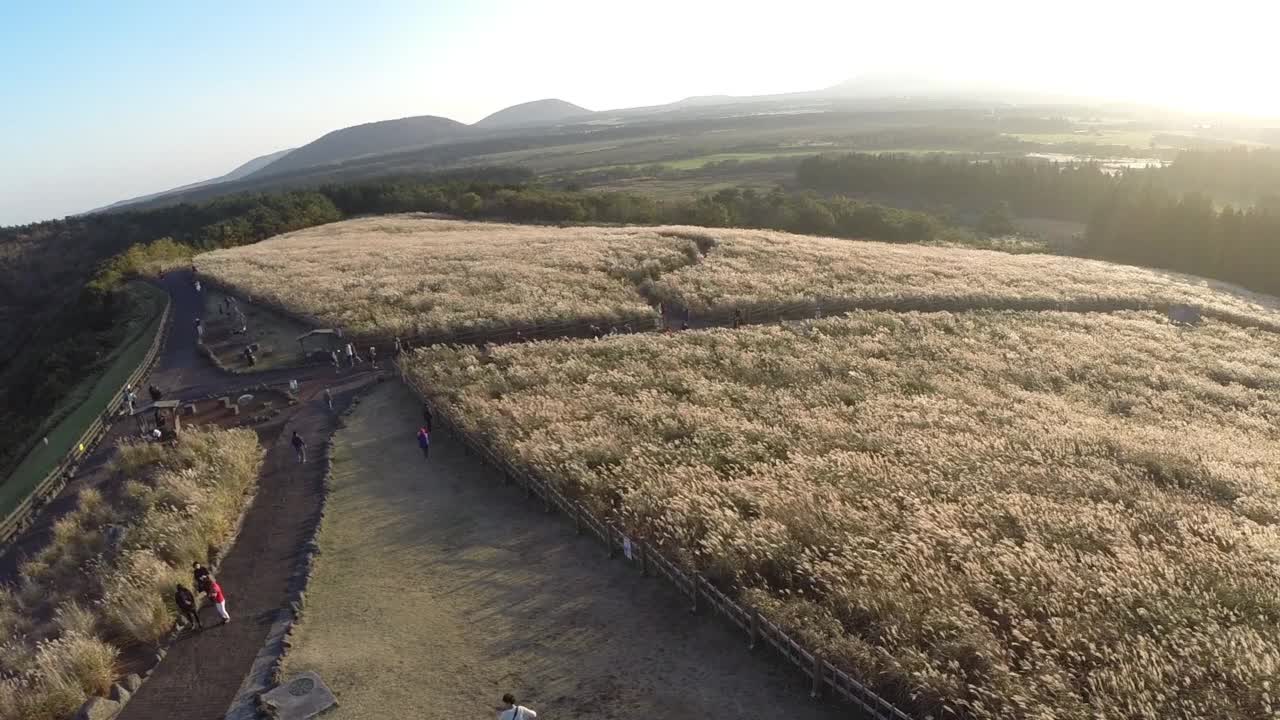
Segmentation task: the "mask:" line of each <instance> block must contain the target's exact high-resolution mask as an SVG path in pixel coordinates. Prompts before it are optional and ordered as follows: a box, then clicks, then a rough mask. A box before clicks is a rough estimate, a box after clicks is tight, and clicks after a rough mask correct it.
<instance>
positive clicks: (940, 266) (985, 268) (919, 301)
mask: <svg viewBox="0 0 1280 720" xmlns="http://www.w3.org/2000/svg"><path fill="white" fill-rule="evenodd" d="M699 250H702V251H706V255H705V258H704V257H702V256H701V255H700V254H699V252H698V251H699ZM196 263H197V265H198V266H199V268H200V270H201V272H204V273H207V274H209V275H211V276H212V277H214V278H216V279H217V280H218V281H220V282H222V283H225V284H227V285H229V286H231V287H234V288H237V289H238V290H240V291H242V292H246V293H249V294H251V295H253V296H254V297H258V298H263V299H265V300H267V301H268V302H270V303H273V304H277V305H279V306H282V307H284V308H286V309H289V310H291V311H293V312H295V313H298V314H301V315H304V316H310V317H314V318H317V319H318V322H320V323H323V324H326V325H332V326H337V327H342V328H345V329H347V330H349V331H351V332H354V333H358V334H373V335H382V336H390V335H395V334H400V335H416V334H423V333H437V332H459V331H466V330H468V329H477V328H478V329H501V328H506V327H511V326H516V327H519V326H535V325H547V324H554V323H559V322H566V321H571V320H584V319H587V320H592V321H594V320H600V321H602V322H605V323H612V322H624V321H630V320H640V319H647V318H652V317H654V310H653V308H652V307H651V306H650V304H649V302H656V301H662V302H666V303H670V304H672V305H675V306H684V307H688V308H691V309H692V310H693V311H694V312H695V313H709V312H715V311H724V310H727V309H730V308H742V309H748V310H749V309H752V308H761V307H775V306H779V305H790V304H797V303H799V304H805V303H813V302H815V301H816V302H819V303H821V304H822V305H823V307H824V308H825V309H826V310H827V311H828V313H830V312H834V311H836V310H842V309H854V308H858V309H892V310H953V311H960V310H971V309H975V308H988V309H1010V310H1018V309H1055V308H1057V307H1059V306H1062V307H1066V308H1070V309H1086V310H1115V309H1146V308H1162V307H1164V306H1167V305H1170V304H1174V303H1191V304H1197V305H1200V306H1202V307H1203V308H1204V309H1205V310H1206V312H1209V313H1211V314H1213V315H1215V316H1217V317H1222V318H1230V319H1235V320H1240V321H1245V322H1253V323H1258V324H1262V325H1264V326H1267V327H1270V328H1273V329H1280V311H1278V310H1277V309H1276V307H1275V304H1274V301H1267V300H1264V299H1260V298H1257V297H1253V296H1249V295H1247V294H1243V293H1228V292H1222V291H1220V290H1218V289H1215V288H1214V287H1210V285H1209V283H1208V282H1207V281H1202V280H1198V279H1195V278H1187V277H1179V276H1173V275H1170V274H1167V273H1159V272H1154V271H1150V270H1145V269H1141V268H1134V267H1127V266H1121V265H1112V264H1109V263H1104V262H1097V261H1090V260H1081V259H1077V258H1066V257H1059V256H1053V255H1010V254H1006V253H1001V252H995V251H990V250H972V249H962V248H941V247H925V246H920V245H891V244H886V243H876V242H858V241H850V240H839V239H833V238H818V237H808V236H802V235H789V234H786V233H779V232H771V231H764V230H732V229H709V228H693V227H624V228H590V227H580V228H555V227H538V226H517V225H501V224H491V223H468V222H458V221H448V220H433V219H428V218H421V217H413V216H390V217H377V218H365V219H360V220H349V221H346V222H340V223H334V224H331V225H324V226H321V227H317V228H311V229H309V230H302V231H299V232H295V233H290V234H287V235H282V236H280V237H277V238H273V239H271V240H267V241H264V242H261V243H258V244H256V245H249V246H245V247H240V248H235V249H230V250H219V251H217V252H213V253H207V254H204V255H201V256H199V257H197V258H196Z"/></svg>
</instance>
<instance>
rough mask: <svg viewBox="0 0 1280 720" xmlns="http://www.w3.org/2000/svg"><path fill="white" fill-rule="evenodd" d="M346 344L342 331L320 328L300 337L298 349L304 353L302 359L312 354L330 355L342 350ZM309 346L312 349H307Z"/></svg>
mask: <svg viewBox="0 0 1280 720" xmlns="http://www.w3.org/2000/svg"><path fill="white" fill-rule="evenodd" d="M345 342H346V341H345V340H344V339H343V337H342V331H341V330H335V329H333V328H319V329H316V330H311V331H308V332H305V333H303V334H301V335H299V336H298V348H299V350H301V352H302V357H307V356H308V355H309V354H312V353H324V354H325V355H328V354H329V353H330V352H333V351H334V350H341V349H342V346H343V345H344V344H345ZM308 344H310V345H311V348H310V349H308V348H307V345H308Z"/></svg>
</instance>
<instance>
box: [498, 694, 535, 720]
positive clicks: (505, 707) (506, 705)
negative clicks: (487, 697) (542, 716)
mask: <svg viewBox="0 0 1280 720" xmlns="http://www.w3.org/2000/svg"><path fill="white" fill-rule="evenodd" d="M536 717H538V713H536V712H534V711H532V710H530V709H529V708H527V707H525V706H523V705H517V704H516V699H515V696H513V695H512V694H511V693H507V694H506V695H503V696H502V704H501V705H499V706H498V720H533V719H534V718H536Z"/></svg>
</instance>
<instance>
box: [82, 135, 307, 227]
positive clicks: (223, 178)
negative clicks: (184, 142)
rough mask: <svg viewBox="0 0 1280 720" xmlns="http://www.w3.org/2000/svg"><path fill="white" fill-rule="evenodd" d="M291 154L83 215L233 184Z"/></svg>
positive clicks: (260, 158) (257, 160) (268, 156)
mask: <svg viewBox="0 0 1280 720" xmlns="http://www.w3.org/2000/svg"><path fill="white" fill-rule="evenodd" d="M291 152H293V148H286V149H284V150H277V151H275V152H273V153H267V154H266V155H260V156H258V157H256V158H254V159H252V160H250V161H248V162H246V163H244V164H243V165H240V166H238V167H237V168H236V169H235V170H232V171H231V172H229V173H227V174H226V175H219V176H218V177H216V178H210V179H208V180H201V181H200V182H194V183H191V184H189V185H180V186H178V187H176V188H170V189H168V190H161V191H160V192H158V193H151V194H150V195H139V196H138V197H134V198H129V199H128V200H121V201H119V202H114V203H111V204H110V205H104V206H103V207H100V208H94V209H93V210H90V211H89V212H87V213H84V214H85V215H91V214H93V213H97V212H104V211H107V210H120V209H122V208H125V207H128V206H130V205H134V204H137V203H143V202H148V201H151V200H159V199H160V198H163V197H166V196H168V195H175V194H177V193H183V192H187V191H189V190H195V189H197V188H203V187H208V186H210V185H217V184H219V183H227V182H235V181H236V180H239V179H241V178H244V177H248V176H249V175H252V174H253V173H255V172H257V171H258V170H261V169H262V168H264V167H266V166H268V165H270V164H271V163H273V162H275V161H276V160H279V159H280V158H282V157H284V156H285V155H288V154H289V153H291Z"/></svg>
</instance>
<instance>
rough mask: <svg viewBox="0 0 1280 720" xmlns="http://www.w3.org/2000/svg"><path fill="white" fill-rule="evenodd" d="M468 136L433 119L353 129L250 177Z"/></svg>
mask: <svg viewBox="0 0 1280 720" xmlns="http://www.w3.org/2000/svg"><path fill="white" fill-rule="evenodd" d="M471 132H474V130H473V129H472V128H471V127H470V126H468V125H463V124H462V123H460V122H458V121H456V120H450V119H449V118H443V117H436V116H434V115H420V116H418V117H407V118H400V119H399V120H383V121H381V122H372V123H365V124H363V125H353V126H352V127H347V128H343V129H341V130H334V131H333V132H331V133H329V134H327V135H324V136H322V137H321V138H320V139H318V140H314V141H312V142H310V143H307V144H306V145H303V146H302V147H300V148H298V149H297V150H294V151H293V152H291V153H289V154H288V155H285V156H284V157H282V158H280V159H279V160H277V161H275V162H273V163H270V164H268V165H267V166H266V167H263V168H260V169H258V170H257V171H256V172H253V173H250V174H251V175H254V176H255V177H266V176H268V175H277V174H280V173H286V172H291V171H293V170H300V169H302V168H308V167H316V166H320V165H333V164H336V163H341V162H344V161H347V160H354V159H356V158H360V157H365V156H369V155H383V154H386V153H392V152H397V151H400V150H411V149H413V148H420V147H426V146H428V145H436V144H439V143H443V142H449V141H451V140H459V139H461V138H463V137H465V136H466V135H467V134H468V133H471Z"/></svg>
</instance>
